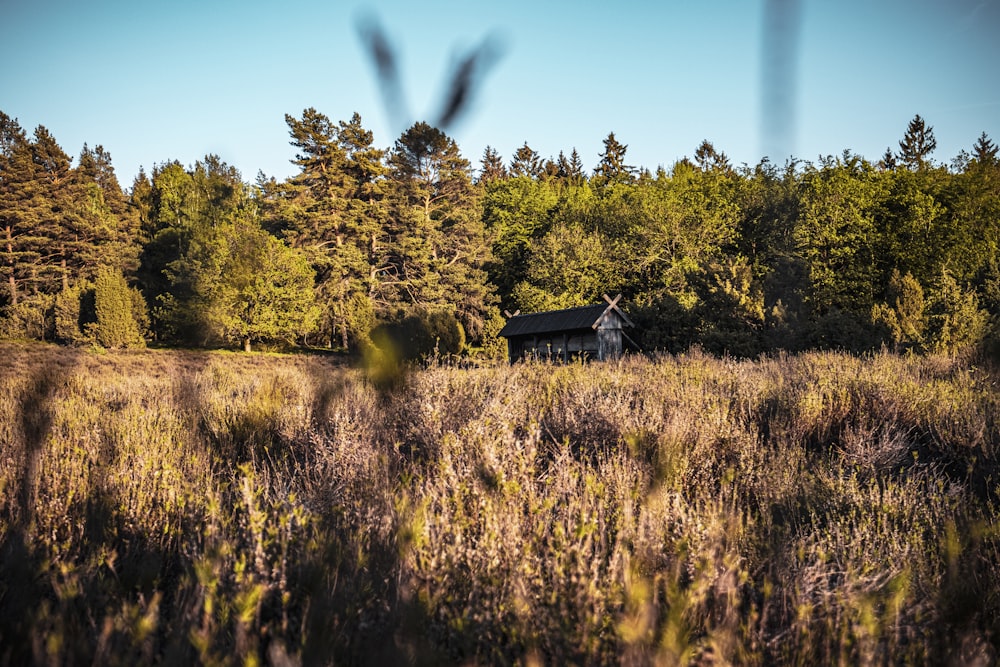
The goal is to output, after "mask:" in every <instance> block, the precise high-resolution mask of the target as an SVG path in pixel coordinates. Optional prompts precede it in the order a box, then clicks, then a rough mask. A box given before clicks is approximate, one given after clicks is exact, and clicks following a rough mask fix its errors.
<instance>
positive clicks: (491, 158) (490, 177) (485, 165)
mask: <svg viewBox="0 0 1000 667" xmlns="http://www.w3.org/2000/svg"><path fill="white" fill-rule="evenodd" d="M480 165H481V166H480V169H479V182H480V183H483V184H488V183H492V182H493V181H500V180H503V179H505V178H508V177H509V176H510V174H508V173H507V167H506V165H504V163H503V158H502V157H500V153H498V152H497V151H496V149H495V148H493V147H492V146H487V147H486V148H485V149H484V150H483V158H482V160H481V161H480Z"/></svg>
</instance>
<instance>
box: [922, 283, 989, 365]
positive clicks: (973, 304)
mask: <svg viewBox="0 0 1000 667" xmlns="http://www.w3.org/2000/svg"><path fill="white" fill-rule="evenodd" d="M988 323H989V314H988V313H987V312H986V311H984V310H981V309H980V308H979V299H978V297H977V296H976V294H975V292H974V291H973V290H971V289H967V288H963V287H962V286H961V285H960V284H959V283H958V281H956V280H955V279H954V278H953V277H952V275H951V274H950V273H949V272H948V271H942V272H941V273H940V275H938V277H937V280H936V281H935V283H934V286H933V289H932V290H931V297H930V300H929V303H928V308H927V345H928V348H929V350H930V351H931V352H936V353H941V354H956V353H959V352H962V351H963V350H967V349H971V348H975V347H977V346H979V345H980V344H981V343H982V342H983V339H984V338H985V336H986V332H987V326H988Z"/></svg>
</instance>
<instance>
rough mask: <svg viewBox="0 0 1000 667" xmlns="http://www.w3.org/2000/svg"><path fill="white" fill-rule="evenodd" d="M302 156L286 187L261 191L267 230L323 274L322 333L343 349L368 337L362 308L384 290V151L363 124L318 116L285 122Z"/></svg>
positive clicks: (311, 113) (319, 280) (308, 113)
mask: <svg viewBox="0 0 1000 667" xmlns="http://www.w3.org/2000/svg"><path fill="white" fill-rule="evenodd" d="M285 119H286V122H287V123H288V125H289V132H290V134H291V137H292V144H293V145H294V146H295V147H296V148H297V149H298V151H299V152H298V153H297V155H296V159H295V163H296V164H297V165H298V166H299V169H300V171H299V173H298V174H296V175H294V176H293V177H291V178H290V179H288V180H287V181H286V182H284V183H281V184H276V183H271V184H267V183H263V184H259V187H258V192H259V197H260V199H261V203H262V208H263V211H264V212H263V215H264V218H265V220H266V225H267V227H268V228H270V229H272V230H273V231H275V232H276V233H277V234H279V235H280V236H281V237H283V238H284V239H285V240H286V241H287V242H288V243H289V244H290V245H291V246H292V247H294V248H297V249H300V250H301V251H302V252H304V253H305V255H306V257H307V258H308V259H309V262H310V265H311V266H312V267H313V270H314V271H315V273H316V294H317V297H318V299H319V301H320V303H322V304H323V314H324V316H323V318H322V319H321V322H320V327H319V333H320V335H321V336H322V337H323V338H324V339H325V340H326V341H327V342H328V343H330V344H331V345H332V344H339V345H340V346H342V347H343V348H344V349H349V348H350V347H351V346H352V345H354V344H355V343H357V342H358V341H359V340H362V339H363V338H364V337H365V336H367V333H368V332H367V331H360V330H358V329H357V324H358V322H359V321H362V320H363V319H364V318H361V320H359V319H358V318H357V317H355V314H356V312H357V309H358V308H361V309H362V311H364V312H368V311H370V310H371V309H372V304H370V303H365V301H366V300H368V301H370V300H371V298H372V297H373V296H374V295H375V294H376V292H377V291H378V288H377V284H378V282H379V280H380V276H381V271H382V270H383V268H384V267H383V266H382V264H381V262H382V255H381V253H382V249H381V248H380V245H381V243H382V242H383V241H384V238H383V236H384V235H383V227H384V226H385V220H386V215H387V210H386V206H385V179H384V176H385V173H386V168H385V165H384V163H383V152H382V151H381V150H379V149H376V148H374V147H373V136H372V133H371V132H370V131H369V130H366V129H365V128H364V127H363V125H362V122H361V117H360V116H359V115H358V114H354V115H353V116H352V118H351V119H350V121H346V122H345V121H340V122H339V123H336V124H335V123H333V122H331V121H330V119H329V118H327V117H326V116H325V115H323V114H321V113H319V112H318V111H316V110H315V109H306V110H305V111H304V112H303V115H302V118H301V119H296V118H293V117H292V116H286V117H285Z"/></svg>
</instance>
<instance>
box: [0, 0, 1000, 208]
mask: <svg viewBox="0 0 1000 667" xmlns="http://www.w3.org/2000/svg"><path fill="white" fill-rule="evenodd" d="M775 7H780V8H784V9H780V10H777V11H776V10H775V9H774V8H775ZM789 8H790V9H789ZM373 20H374V21H377V22H378V23H379V24H380V25H381V26H382V29H383V30H384V32H385V33H386V35H387V36H388V37H389V39H390V41H391V43H392V45H393V48H394V50H395V53H396V55H397V56H398V57H399V60H400V63H401V71H402V85H403V90H404V97H405V101H406V105H405V106H406V107H407V110H406V111H405V112H404V110H403V109H401V108H399V107H392V108H391V109H390V108H387V106H386V104H385V101H384V98H383V95H382V94H381V92H382V91H381V88H380V87H379V84H378V80H377V77H376V76H375V70H374V66H373V63H372V60H371V58H370V57H369V54H368V51H367V48H366V46H365V43H364V42H363V40H362V39H361V38H360V32H359V28H358V26H359V24H361V23H362V22H363V21H368V22H371V21H373ZM483 44H487V45H489V47H490V49H491V53H494V54H495V55H496V57H495V58H494V59H492V60H491V61H490V62H489V66H488V67H485V68H484V71H483V72H482V74H481V76H480V77H479V78H478V79H477V84H478V85H477V87H476V89H475V93H476V94H475V95H474V97H473V99H472V102H471V104H470V106H469V108H468V110H467V113H466V114H465V115H464V116H462V117H461V118H460V119H459V121H457V122H456V123H454V124H453V125H451V126H449V127H448V128H446V131H447V133H448V134H449V135H450V136H451V137H453V138H454V139H455V140H456V142H457V143H458V145H459V148H460V149H461V152H462V154H463V155H464V156H465V157H466V158H468V159H469V160H470V161H471V162H472V163H473V165H474V166H476V167H478V166H479V162H480V159H481V157H482V154H483V150H484V149H485V147H486V146H487V145H489V146H492V147H493V148H495V149H496V150H497V151H499V152H500V154H501V155H502V156H503V157H504V159H505V161H508V162H509V160H510V159H511V157H512V155H513V153H514V151H515V150H517V148H519V147H520V146H522V145H523V144H524V143H527V144H528V145H529V146H530V147H531V148H532V149H534V150H535V151H536V152H538V153H539V154H540V155H541V156H542V157H543V158H547V157H556V156H557V155H558V154H559V152H560V151H564V152H565V153H566V154H567V155H568V154H569V153H570V151H571V150H572V149H574V148H576V150H577V151H578V153H579V155H580V157H581V158H582V160H583V163H584V166H585V167H586V168H587V169H593V168H594V167H595V166H596V165H597V163H598V162H599V159H600V153H601V151H602V150H603V144H602V141H603V140H604V139H605V138H606V137H607V136H608V134H609V133H610V132H614V133H615V136H616V138H617V139H618V140H619V141H620V142H621V143H623V144H626V145H627V146H628V151H627V155H626V161H627V162H628V163H629V164H631V165H634V166H636V167H645V168H648V169H650V170H653V171H655V170H656V169H657V168H658V167H659V166H663V167H665V168H667V169H669V168H670V166H671V165H673V164H674V163H675V162H676V161H677V160H679V159H681V158H683V157H685V156H692V155H693V154H694V151H695V149H696V148H697V147H698V145H699V144H700V143H701V142H702V141H703V140H706V139H707V140H709V141H711V142H712V143H713V145H714V146H715V147H716V149H717V150H720V151H723V152H725V153H726V155H727V156H728V157H729V159H730V161H731V162H732V163H733V164H734V165H737V166H738V165H741V164H747V165H750V166H753V165H755V164H757V163H758V162H759V161H760V160H761V159H762V158H763V157H764V156H768V157H769V159H770V160H771V161H772V162H776V163H779V164H783V163H784V162H785V159H786V158H787V157H789V156H794V157H796V158H798V159H800V160H806V161H813V162H815V161H816V160H818V159H819V158H820V157H822V156H827V155H834V156H836V155H840V154H841V153H842V152H843V151H844V150H849V151H851V152H852V153H857V154H860V155H862V156H863V157H866V158H868V159H870V160H872V161H876V160H878V159H879V158H880V157H881V156H882V155H883V153H884V152H885V150H886V149H887V148H890V147H891V148H893V149H894V150H896V149H898V142H899V140H900V139H901V138H902V137H903V134H904V133H905V131H906V126H907V124H908V123H909V121H910V120H911V119H912V118H913V117H914V115H916V114H920V115H921V116H922V117H923V118H924V119H925V120H926V122H927V123H928V124H929V125H930V126H932V127H933V131H934V135H935V137H936V139H937V150H936V151H935V153H934V154H933V156H932V157H933V158H934V159H935V160H936V161H937V162H940V163H945V164H948V163H950V162H951V160H952V159H953V158H954V157H955V156H956V155H958V153H959V152H960V151H962V150H966V151H970V150H971V148H972V146H973V144H974V143H975V141H976V139H977V138H978V137H979V136H980V134H981V133H982V132H986V133H987V135H988V136H989V137H990V138H991V139H993V141H994V142H995V143H1000V75H998V74H997V69H996V68H997V65H998V63H1000V0H985V1H982V0H939V1H933V0H839V1H838V2H830V1H828V0H699V1H695V0H657V1H649V2H635V1H633V0H618V2H617V3H614V4H612V3H608V2H600V3H598V2H589V1H586V0H575V1H561V0H502V1H500V2H496V1H495V2H492V3H478V2H473V1H469V0H466V1H465V2H457V1H453V2H448V1H444V0H425V1H423V2H413V1H409V2H407V1H396V0H371V1H370V2H358V1H346V0H325V1H323V0H281V1H280V2H279V1H274V2H257V1H256V0H196V1H188V0H170V1H164V0H159V1H145V0H89V1H81V0H72V1H65V0H0V111H3V112H4V113H6V114H7V115H8V116H11V117H14V118H17V119H18V121H19V122H20V124H21V126H22V127H23V128H25V129H26V130H27V131H28V132H29V133H30V132H31V131H33V130H34V128H35V127H36V126H38V125H44V126H45V127H46V128H48V130H49V131H50V132H51V133H52V134H53V136H55V138H56V140H57V141H58V142H59V143H60V145H61V146H62V148H63V149H64V150H65V151H66V152H67V153H68V154H69V155H70V156H72V157H74V158H75V157H76V156H78V155H79V153H80V150H81V148H82V147H83V145H84V143H87V144H89V145H90V146H91V147H94V146H97V145H101V146H103V147H104V149H105V150H107V151H108V152H109V153H110V154H111V157H112V161H113V164H114V167H115V169H116V172H117V174H118V178H119V181H120V182H121V183H122V185H123V186H124V187H126V188H128V187H129V186H130V185H131V183H132V180H133V178H134V176H135V174H136V173H137V172H138V171H139V169H140V167H143V168H144V169H145V171H146V173H150V172H151V171H152V168H153V167H154V165H156V164H162V163H166V162H169V161H173V160H177V161H179V162H181V163H182V164H183V165H185V166H191V165H193V164H194V163H195V162H196V161H197V160H200V159H202V158H203V157H204V156H205V155H207V154H216V155H218V156H219V157H220V158H221V159H222V160H224V161H225V162H227V163H228V164H230V165H233V166H235V167H236V168H238V169H239V170H240V172H241V174H242V175H243V178H244V180H246V181H253V180H254V179H255V178H256V177H257V174H258V172H263V173H264V174H265V175H266V176H269V177H270V176H273V177H275V178H278V179H279V180H280V179H284V178H286V177H288V176H290V175H292V174H294V173H295V170H296V168H295V166H294V165H293V164H292V163H291V160H292V159H293V158H294V156H295V149H294V147H293V146H291V145H290V144H289V135H288V127H287V125H286V123H285V114H291V115H292V116H295V117H301V116H302V112H303V110H304V109H306V108H309V107H313V108H315V109H317V110H318V111H320V112H322V113H324V114H326V115H327V116H329V117H330V118H331V119H332V120H334V121H339V120H348V119H350V117H351V116H352V114H353V113H355V112H358V113H359V114H360V115H361V118H362V123H363V125H364V126H365V127H366V128H368V129H370V130H372V131H373V132H374V135H375V144H376V145H377V146H379V147H382V148H388V147H390V146H391V145H392V144H393V142H394V140H395V139H396V138H397V137H398V136H399V135H400V133H401V132H402V131H403V130H405V129H406V127H407V126H408V125H409V123H411V122H413V121H416V120H428V121H431V122H433V120H434V119H435V118H436V117H437V113H438V110H439V107H440V103H441V98H442V95H443V91H444V90H446V89H447V83H448V81H449V78H450V76H451V74H452V71H453V69H452V68H453V67H454V65H455V63H456V62H457V60H458V58H460V57H461V56H463V55H464V54H467V53H469V52H470V50H472V49H474V48H476V47H478V46H480V45H483Z"/></svg>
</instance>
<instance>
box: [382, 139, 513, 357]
mask: <svg viewBox="0 0 1000 667" xmlns="http://www.w3.org/2000/svg"><path fill="white" fill-rule="evenodd" d="M389 168H390V175H391V179H392V186H393V187H392V193H391V198H392V213H391V218H390V221H389V225H388V230H389V239H388V242H387V248H386V250H387V252H386V255H385V270H384V271H383V274H382V275H383V276H384V279H383V281H382V282H381V284H380V285H379V286H378V288H379V298H380V300H381V304H380V305H382V307H383V309H385V308H386V307H390V308H391V307H394V306H396V305H400V304H409V305H411V306H416V307H421V308H423V309H434V308H445V309H452V308H453V309H455V311H456V312H457V315H458V317H459V320H460V321H461V323H462V325H463V327H464V328H465V331H466V332H467V333H468V334H469V335H470V337H471V338H473V339H475V338H478V336H479V332H480V330H481V328H482V321H483V317H484V313H485V310H486V308H487V306H489V305H490V303H492V300H493V296H492V288H491V287H490V286H489V285H488V284H487V282H486V273H485V271H484V269H483V266H484V264H485V263H486V261H487V259H488V258H489V248H488V246H487V244H486V236H485V230H484V229H483V222H482V216H481V214H480V213H479V210H478V203H477V201H476V191H475V189H474V188H473V186H472V180H471V165H470V164H469V161H468V160H466V159H465V158H464V157H462V156H461V154H460V153H459V150H458V145H457V144H456V143H455V141H454V140H453V139H451V138H450V137H448V136H447V135H446V134H444V133H443V132H441V131H440V130H438V129H437V128H434V127H431V126H430V125H428V124H427V123H423V122H418V123H416V124H414V125H413V126H412V127H411V128H410V129H408V130H407V131H406V132H404V133H403V134H402V135H401V136H400V138H399V139H397V140H396V142H395V146H394V148H393V150H392V151H391V153H390V155H389Z"/></svg>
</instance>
